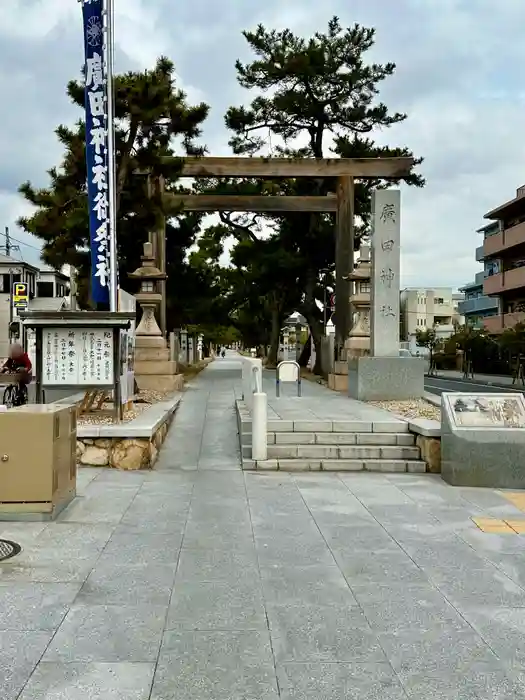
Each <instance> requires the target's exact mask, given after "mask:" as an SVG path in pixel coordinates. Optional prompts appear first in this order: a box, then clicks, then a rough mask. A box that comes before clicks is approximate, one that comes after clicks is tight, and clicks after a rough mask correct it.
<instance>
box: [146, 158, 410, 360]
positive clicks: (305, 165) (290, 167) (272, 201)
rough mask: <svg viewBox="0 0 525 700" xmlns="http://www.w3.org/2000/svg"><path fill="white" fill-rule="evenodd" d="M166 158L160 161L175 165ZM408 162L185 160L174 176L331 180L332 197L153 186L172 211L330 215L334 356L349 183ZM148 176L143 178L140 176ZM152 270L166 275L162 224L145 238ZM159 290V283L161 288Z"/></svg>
mask: <svg viewBox="0 0 525 700" xmlns="http://www.w3.org/2000/svg"><path fill="white" fill-rule="evenodd" d="M180 160H181V159H179V158H166V159H165V161H166V162H175V161H180ZM413 166H414V159H413V158H410V157H397V158H319V159H318V158H260V157H249V158H246V157H226V158H215V157H204V156H203V157H194V156H192V157H187V158H184V159H182V169H181V173H180V176H179V177H193V178H221V177H236V178H243V177H246V178H265V179H270V180H276V179H279V178H299V177H310V178H335V179H336V183H335V184H336V186H335V187H334V189H335V196H334V195H327V196H310V195H306V196H289V195H277V196H275V195H233V194H171V193H166V192H165V191H164V181H163V178H161V177H160V178H158V179H157V183H155V185H154V186H155V187H158V188H159V190H160V194H161V195H162V196H163V197H165V198H169V202H170V204H172V205H173V207H174V208H175V207H176V206H179V205H182V206H183V207H184V209H185V210H186V211H202V212H214V211H224V212H261V213H270V212H272V213H276V212H279V213H283V212H332V213H335V215H336V225H335V270H336V282H335V294H336V313H335V341H336V348H337V349H338V356H341V355H340V354H341V352H342V350H343V347H344V342H345V340H346V339H347V338H348V335H349V333H350V330H351V325H352V314H351V309H350V285H351V281H350V279H349V278H348V276H349V275H350V273H352V272H353V269H354V180H355V179H356V178H357V179H394V180H397V179H400V178H403V177H405V176H407V175H409V174H410V172H411V170H412V168H413ZM143 174H149V173H143ZM151 242H152V243H153V250H154V254H155V256H156V261H157V266H158V268H159V269H160V270H161V271H162V272H165V271H166V222H165V218H164V221H163V224H162V226H161V227H160V228H159V230H158V231H155V232H153V234H152V235H151ZM164 285H165V283H164ZM162 291H163V292H164V293H163V302H162V305H161V312H160V321H161V324H160V325H161V329H162V331H163V333H164V334H165V333H166V330H167V329H166V294H165V286H164V289H163V290H162Z"/></svg>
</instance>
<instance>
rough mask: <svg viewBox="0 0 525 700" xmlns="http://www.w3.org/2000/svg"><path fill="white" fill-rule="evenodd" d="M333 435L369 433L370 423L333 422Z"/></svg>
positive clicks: (352, 421)
mask: <svg viewBox="0 0 525 700" xmlns="http://www.w3.org/2000/svg"><path fill="white" fill-rule="evenodd" d="M333 432H334V433H371V432H372V423H371V422H370V423H369V422H368V421H357V420H344V421H339V420H337V421H335V420H334V421H333Z"/></svg>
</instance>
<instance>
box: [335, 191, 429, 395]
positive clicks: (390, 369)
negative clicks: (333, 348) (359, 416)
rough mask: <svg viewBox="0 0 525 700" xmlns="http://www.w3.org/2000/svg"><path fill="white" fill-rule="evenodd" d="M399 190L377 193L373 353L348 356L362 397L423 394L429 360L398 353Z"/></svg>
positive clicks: (353, 387) (353, 389) (351, 391)
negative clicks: (427, 361) (425, 371)
mask: <svg viewBox="0 0 525 700" xmlns="http://www.w3.org/2000/svg"><path fill="white" fill-rule="evenodd" d="M400 200H401V197H400V192H399V190H375V191H374V192H373V193H372V286H371V313H370V317H371V318H370V321H371V323H370V326H371V328H370V355H369V356H363V357H352V358H349V359H348V395H349V396H350V397H351V398H354V399H359V400H363V401H374V400H375V401H388V400H396V399H398V400H403V399H414V398H420V397H421V396H423V393H424V370H425V361H424V360H422V359H420V358H417V357H400V354H399V348H400V345H399V324H400V314H399V293H400V285H399V282H400Z"/></svg>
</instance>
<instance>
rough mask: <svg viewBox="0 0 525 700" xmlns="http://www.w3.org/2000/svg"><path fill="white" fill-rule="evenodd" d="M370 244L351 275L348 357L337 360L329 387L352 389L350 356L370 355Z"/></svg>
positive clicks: (362, 249) (347, 340)
mask: <svg viewBox="0 0 525 700" xmlns="http://www.w3.org/2000/svg"><path fill="white" fill-rule="evenodd" d="M370 253H371V251H370V246H369V245H362V246H361V248H360V249H359V258H358V260H357V264H356V266H355V268H354V271H353V272H352V273H351V274H350V275H348V279H349V280H350V281H351V282H352V291H351V294H350V303H351V304H352V309H353V318H352V330H351V331H350V334H349V336H348V338H347V339H346V341H345V351H346V358H347V359H346V360H345V361H336V362H334V371H333V373H331V374H329V375H328V388H329V389H332V390H333V391H342V392H345V393H346V392H347V391H348V359H349V358H353V357H362V356H363V355H369V354H370V301H371V293H370V280H371V278H372V263H371V261H370Z"/></svg>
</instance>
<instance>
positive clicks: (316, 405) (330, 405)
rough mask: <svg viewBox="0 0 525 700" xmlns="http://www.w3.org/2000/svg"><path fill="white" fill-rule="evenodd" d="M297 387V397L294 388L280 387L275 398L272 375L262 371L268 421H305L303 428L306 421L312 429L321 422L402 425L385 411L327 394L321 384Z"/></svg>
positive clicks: (304, 384)
mask: <svg viewBox="0 0 525 700" xmlns="http://www.w3.org/2000/svg"><path fill="white" fill-rule="evenodd" d="M301 387H302V396H300V397H298V396H297V389H296V386H295V384H292V383H287V384H283V385H282V386H281V396H280V397H279V398H277V397H276V395H275V372H274V371H270V370H264V371H263V391H264V392H266V395H267V397H268V420H285V421H305V424H306V422H307V421H310V422H312V423H313V424H314V425H315V422H317V423H319V422H325V421H358V422H369V423H375V422H381V421H383V422H387V423H398V424H402V423H405V421H401V420H399V419H397V418H394V417H393V415H392V414H391V413H390V412H389V411H385V410H384V409H382V408H378V407H377V406H370V405H368V404H366V403H363V402H362V401H356V400H355V399H351V398H349V397H348V396H345V395H343V394H340V393H339V392H336V391H331V390H330V389H327V388H326V387H325V386H323V385H322V384H317V383H315V382H311V381H308V380H306V381H302V382H301ZM313 429H314V430H315V428H313ZM318 429H319V428H318ZM305 430H306V428H305Z"/></svg>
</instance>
